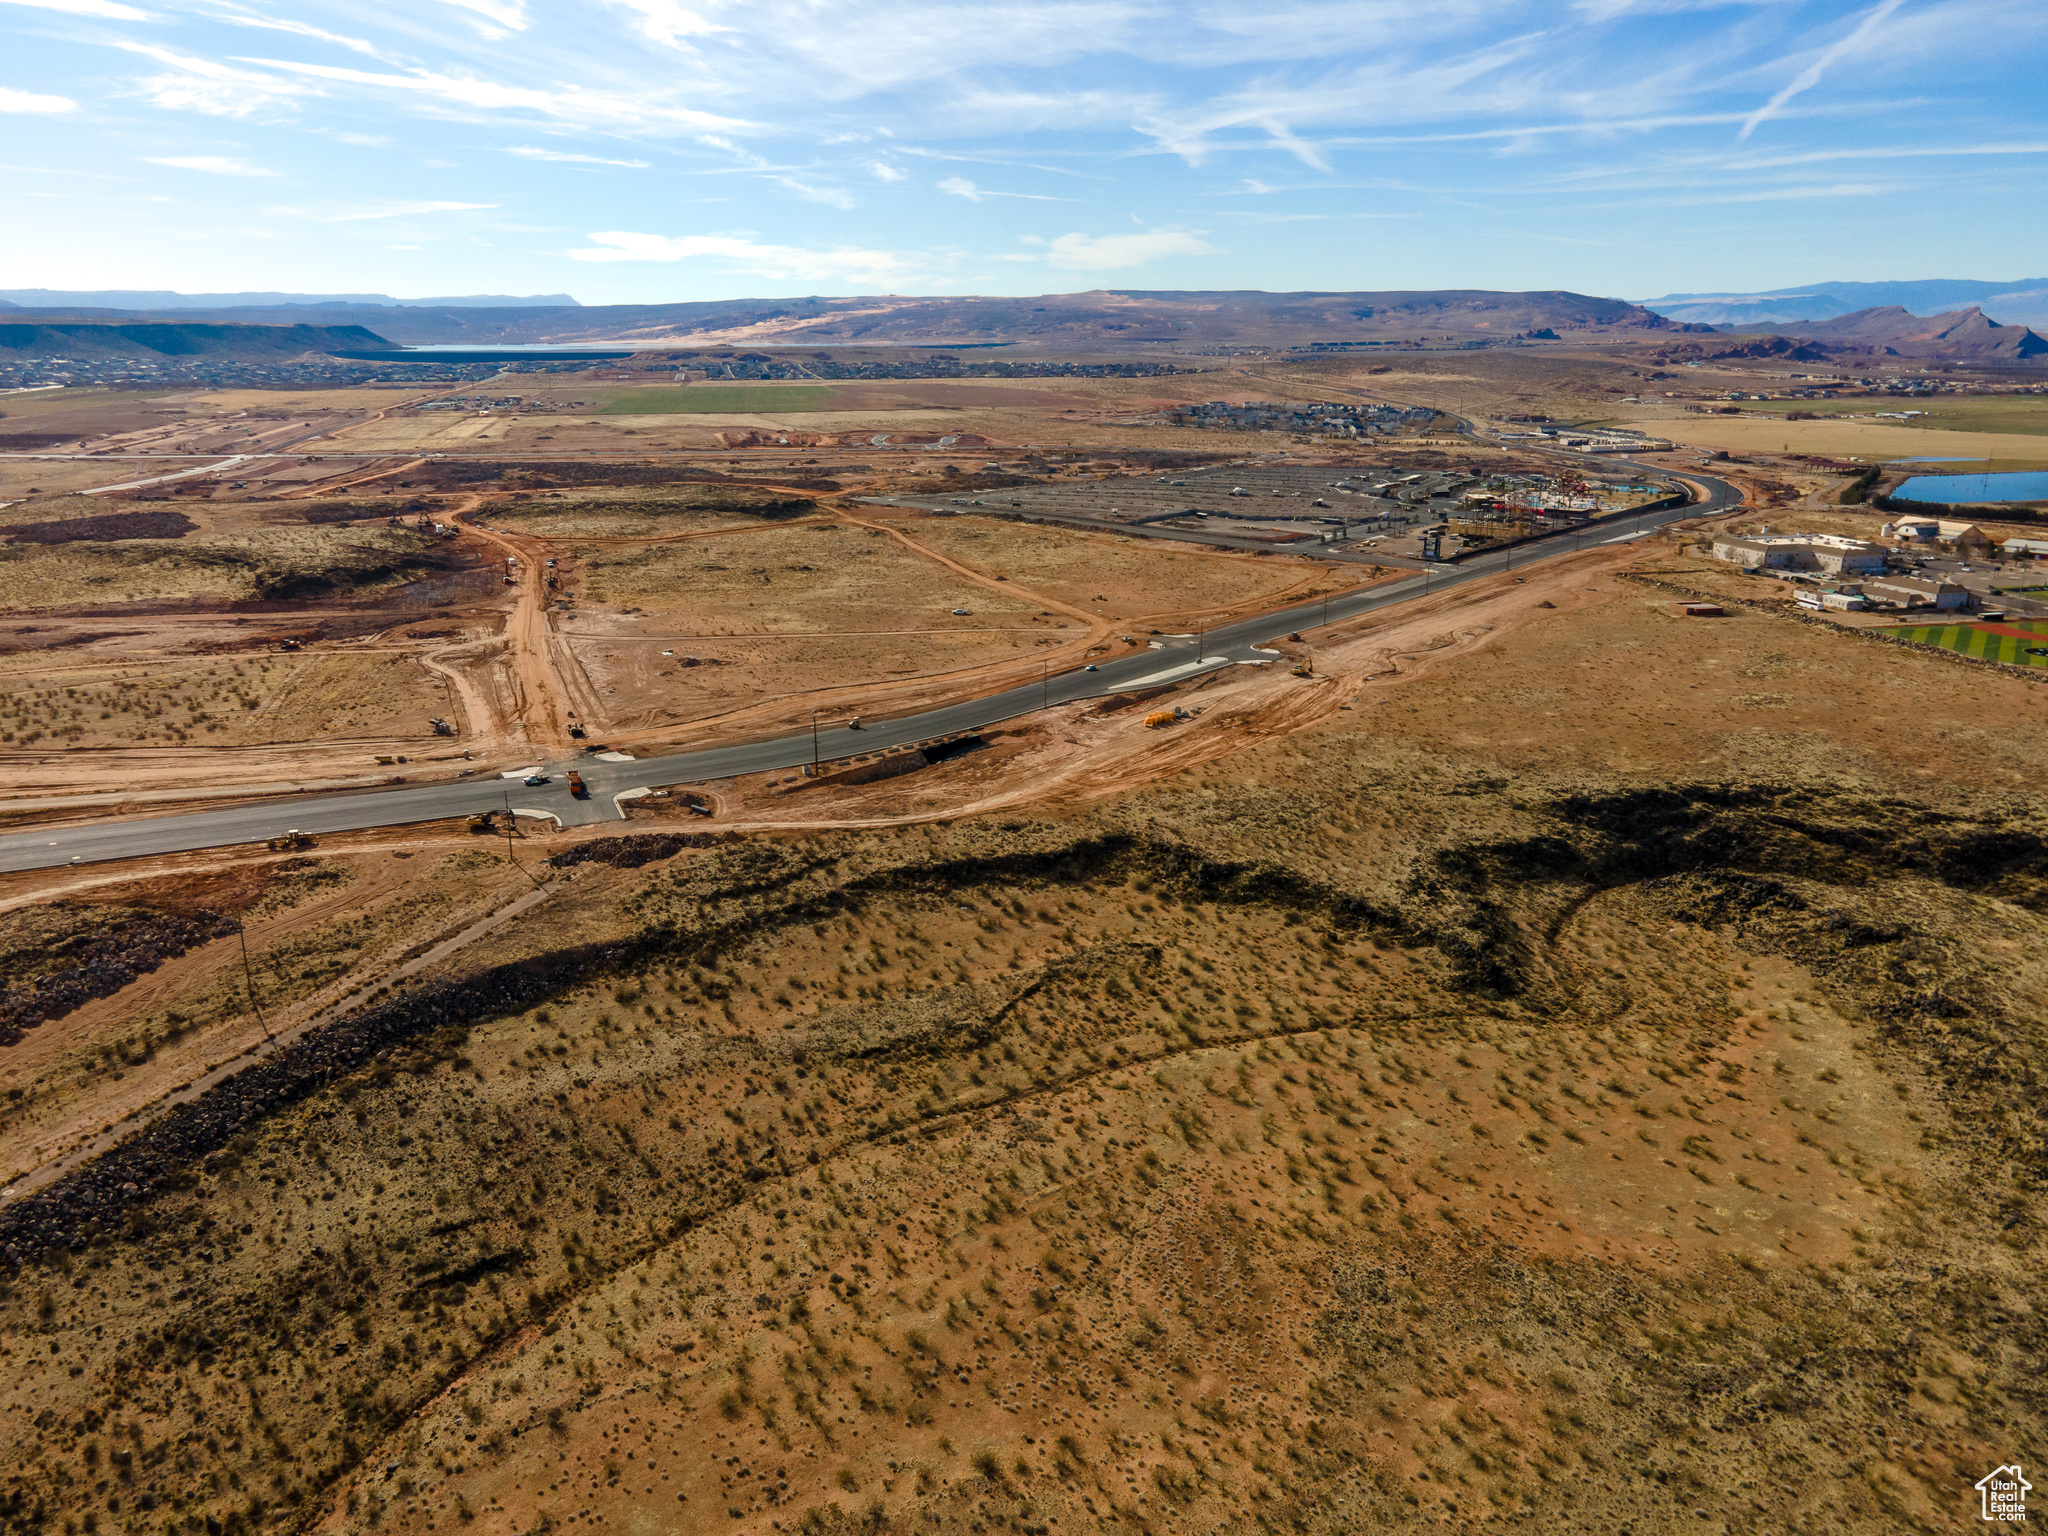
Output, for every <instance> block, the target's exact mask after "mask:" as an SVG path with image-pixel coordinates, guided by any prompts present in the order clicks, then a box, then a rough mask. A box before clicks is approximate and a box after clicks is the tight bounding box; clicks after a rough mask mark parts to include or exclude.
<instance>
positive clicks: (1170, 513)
mask: <svg viewBox="0 0 2048 1536" xmlns="http://www.w3.org/2000/svg"><path fill="white" fill-rule="evenodd" d="M1475 483H1476V481H1475V480H1474V478H1473V477H1471V476H1469V475H1463V474H1434V473H1417V472H1415V471H1404V470H1397V469H1387V468H1352V469H1349V470H1339V469H1335V468H1332V467H1329V466H1321V467H1318V466H1310V465H1297V464H1276V465H1259V464H1238V465H1225V466H1223V467H1221V468H1212V469H1198V470H1187V471H1177V472H1174V473H1170V474H1163V475H1143V476H1140V475H1119V476H1114V477H1111V478H1108V479H1101V480H1075V481H1055V482H1049V483H1046V484H1042V485H1018V486H1008V487H1004V488H1001V489H997V490H985V491H970V492H966V493H963V494H961V495H955V496H948V495H936V496H900V495H899V496H889V497H877V498H873V499H875V500H877V501H884V502H887V503H889V504H891V505H896V506H918V507H926V508H929V509H931V510H932V511H935V512H949V511H967V510H970V509H973V510H979V511H982V512H985V513H995V514H997V515H999V516H1000V515H1008V516H1013V517H1016V516H1021V517H1026V518H1032V519H1043V520H1045V521H1047V522H1066V523H1072V524H1075V525H1076V526H1081V527H1091V528H1103V527H1113V528H1117V529H1119V530H1120V531H1122V532H1126V533H1132V534H1138V535H1140V536H1150V537H1154V538H1173V539H1183V540H1191V541H1193V542H1196V543H1204V544H1216V545H1220V546H1222V547H1225V548H1233V549H1272V550H1284V551H1286V552H1288V553H1292V554H1307V553H1314V554H1317V555H1319V556H1322V557H1324V558H1328V559H1336V560H1345V561H1356V562H1359V563H1370V562H1373V561H1375V560H1381V559H1384V560H1387V561H1388V562H1389V563H1392V564H1406V563H1410V562H1411V561H1414V560H1416V559H1418V558H1419V555H1420V550H1419V547H1418V544H1417V540H1416V537H1415V536H1416V534H1417V532H1418V531H1419V530H1420V529H1421V528H1423V527H1426V526H1428V525H1430V524H1433V523H1436V522H1439V521H1441V520H1442V519H1443V518H1445V517H1448V516H1449V515H1450V514H1451V513H1453V512H1454V511H1456V510H1457V508H1458V501H1457V493H1458V492H1460V491H1462V490H1463V489H1465V488H1466V487H1469V486H1471V485H1473V484H1475Z"/></svg>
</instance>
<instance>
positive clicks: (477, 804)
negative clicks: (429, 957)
mask: <svg viewBox="0 0 2048 1536" xmlns="http://www.w3.org/2000/svg"><path fill="white" fill-rule="evenodd" d="M1631 467H1635V468H1642V469H1645V470H1646V471H1647V470H1648V466H1641V465H1636V466H1631ZM1688 478H1690V479H1692V480H1694V481H1696V482H1698V483H1699V484H1701V485H1703V486H1704V487H1705V489H1706V491H1707V496H1706V499H1705V500H1704V501H1700V502H1695V503H1693V504H1692V505H1690V506H1682V507H1666V508H1662V509H1659V510H1657V511H1654V512H1649V513H1645V514H1641V515H1638V516H1634V517H1628V516H1624V517H1621V518H1619V519H1615V520H1612V521H1609V522H1605V523H1602V524H1599V525H1594V526H1589V527H1586V528H1581V529H1579V530H1576V531H1574V532H1568V533H1560V534H1553V535H1551V536H1549V537H1547V538H1543V539H1536V540H1531V541H1529V542H1527V543H1524V544H1521V545H1519V546H1516V547H1513V548H1509V549H1503V550H1496V551H1493V552H1490V553H1484V554H1479V555H1474V556H1471V557H1469V558H1467V559H1464V560H1462V561H1460V562H1459V563H1458V564H1457V565H1456V566H1434V567H1431V568H1429V569H1427V570H1423V571H1420V572H1418V573H1416V574H1414V575H1410V576H1403V577H1401V578H1399V579H1397V580H1394V581H1391V582H1384V583H1381V584H1379V585H1376V586H1371V587H1366V588H1362V589H1360V590H1358V591H1355V592H1350V593H1344V594H1338V595H1333V596H1331V597H1330V598H1328V599H1327V600H1323V599H1317V600H1315V601H1313V602H1308V603H1302V604H1297V605H1295V606H1293V607H1288V608H1283V609H1279V610H1277V611H1275V612H1272V613H1266V614H1261V615H1257V616H1255V617H1253V618H1249V619H1243V620H1240V621H1238V622H1236V623H1233V624H1228V625H1223V626H1220V627H1218V628H1216V629H1212V630H1209V631H1207V632H1206V633H1204V634H1201V635H1188V636H1167V637H1163V638H1162V639H1161V640H1159V641H1158V642H1155V644H1154V645H1153V646H1152V647H1151V648H1150V649H1147V650H1145V651H1140V652H1136V653H1133V654H1131V655H1128V656H1123V657H1119V658H1117V659H1115V660H1111V661H1104V662H1102V663H1100V664H1099V666H1097V667H1095V668H1092V669H1091V668H1080V669H1076V670H1072V671H1066V672H1060V673H1055V674H1052V675H1050V676H1048V677H1046V678H1045V679H1043V680H1042V681H1038V682H1032V683H1028V684H1025V685H1023V686H1021V687H1016V688H1010V689H1007V690H1005V691H1004V692H1001V693H996V694H989V695H986V696H983V697H980V698H972V699H962V700H959V701H957V702H955V703H952V704H947V705H943V706H941V707H939V708H937V709H932V710H926V711H924V712H923V713H920V714H916V715H908V716H904V717H902V718H900V719H893V720H883V719H867V720H864V721H863V722H862V723H861V724H860V725H859V726H858V727H854V726H852V725H850V724H848V723H845V722H840V723H837V724H833V725H830V726H820V728H819V729H818V730H817V731H816V732H815V733H814V732H812V731H803V732H801V733H799V734H797V735H793V736H784V737H778V738H775V739H772V740H767V741H752V742H740V743H735V744H733V745H730V746H720V747H709V748H704V749H701V750H698V751H694V752H684V753H678V754H674V755H671V756H664V757H650V758H641V759H637V760H636V759H630V758H626V757H624V755H623V754H607V755H606V756H604V757H598V756H594V755H592V756H582V757H579V758H577V759H575V760H574V761H573V762H570V761H565V762H563V763H561V764H559V765H554V766H552V767H550V768H549V770H548V771H549V773H550V776H551V779H552V782H551V783H549V784H547V785H544V786H540V787H538V788H532V789H529V788H527V787H526V786H525V785H523V784H522V783H520V782H519V780H518V779H516V778H514V779H509V780H505V779H499V778H497V777H490V778H482V777H478V778H466V779H458V780H454V781H451V782H443V783H437V784H421V785H407V786H404V787H398V788H383V789H377V790H370V791H356V792H352V793H344V794H322V795H305V796H290V797H280V798H276V799H266V800H263V801H260V802H255V803H247V804H242V805H232V806H225V807H220V808H217V809H214V810H209V811H198V812H189V813H186V814H183V815H175V816H153V817H147V818H137V819H132V820H123V821H106V822H94V823H88V824H84V825H74V826H65V827H56V828H50V829H47V830H44V831H33V830H31V831H24V832H19V833H14V834H12V835H9V836H5V837H0V872H11V871H15V870H27V869H48V868H55V867H59V866H62V865H66V864H85V863H99V862H102V861H105V860H110V859H128V858H140V857H146V856H149V855H155V854H167V853H184V852H190V851H193V850H196V849H201V848H218V847H226V846H230V845H233V844H238V843H252V842H261V841H263V840H265V839H267V838H272V837H277V836H280V835H281V834H283V833H284V832H286V831H289V830H293V829H296V830H299V831H301V832H305V833H308V834H312V835H316V836H317V835H322V834H328V833H336V832H352V831H362V830H366V829H369V828H373V827H386V826H401V825H406V824H410V823H416V822H425V821H438V820H441V819H443V818H446V817H451V816H464V815H474V814H477V813H479V812H484V811H497V812H503V811H506V810H512V811H524V812H531V813H535V814H538V815H544V816H552V817H554V818H556V819H557V820H558V821H559V822H561V824H562V825H564V826H579V825H589V824H592V823H596V822H602V821H615V820H623V819H624V816H625V812H624V810H623V809H622V808H621V807H620V804H619V801H618V798H617V797H619V796H621V795H625V794H627V793H628V792H630V791H634V790H645V789H649V788H653V787H657V786H666V785H677V784H694V783H700V782H704V781H708V780H712V779H722V778H730V777H734V776H736V775H741V774H751V773H772V772H775V771H777V770H781V769H792V768H798V767H802V766H804V765H807V764H810V763H812V762H824V761H833V760H837V759H841V758H846V757H850V756H854V755H857V754H870V753H876V752H883V751H888V750H892V749H898V748H908V747H914V746H917V745H920V744H923V743H927V742H931V741H934V740H937V739H941V738H946V737H952V736H958V735H962V734H966V733H971V732H974V731H978V730H985V729H987V728H988V727H991V726H994V725H998V724H1001V723H1002V722H1004V721H1008V720H1014V719H1017V718H1019V717H1021V716H1024V715H1028V714H1032V713H1034V712H1036V711H1039V710H1042V709H1047V708H1051V707H1053V706H1056V705H1062V704H1073V703H1078V702H1080V701H1083V700H1086V699H1094V698H1102V697H1105V696H1107V695H1110V694H1115V693H1120V692H1128V691H1131V690H1135V689H1143V688H1154V687H1161V686H1165V685H1166V684H1168V683H1171V682H1174V681H1178V680H1180V679H1182V678H1185V677H1190V676H1193V675H1195V674H1196V673H1197V672H1198V671H1205V670H1210V669H1212V668H1214V667H1217V666H1220V665H1222V664H1226V663H1235V664H1239V665H1263V664H1269V663H1271V662H1273V661H1276V660H1278V656H1277V654H1276V653H1274V652H1272V651H1268V650H1263V649H1261V643H1262V642H1264V641H1267V640H1270V639H1272V638H1273V637H1274V636H1276V635H1283V634H1286V633H1288V632H1290V631H1294V630H1306V629H1314V628H1316V627H1319V626H1321V625H1324V624H1331V623H1336V622H1338V621H1340V620H1345V619H1354V618H1358V617H1360V616H1361V615H1364V614H1368V613H1374V612H1377V611H1379V610H1381V609H1384V608H1391V607H1394V606H1396V605H1398V604H1401V603H1406V602H1412V601H1414V600H1415V599H1417V598H1421V597H1425V596H1429V595H1433V594H1434V593H1436V592H1438V591H1441V590H1444V589H1446V588H1449V587H1453V586H1461V585H1464V584H1466V583H1468V582H1473V581H1478V580H1482V579H1484V578H1486V577H1490V576H1495V575H1499V574H1501V573H1503V572H1505V571H1507V570H1510V569H1521V568H1522V567H1524V566H1527V565H1534V564H1535V563H1536V562H1538V561H1541V560H1549V559H1555V558H1558V557H1559V556H1563V555H1569V554H1571V553H1573V552H1574V551H1577V550H1581V549H1593V548H1600V547H1603V546H1606V545H1610V544H1614V543H1619V542H1622V541H1625V540H1628V539H1632V538H1637V537H1642V536H1644V535H1647V534H1650V533H1654V532H1655V531H1656V530H1657V529H1659V528H1662V527H1665V526H1668V525H1669V524H1671V523H1675V522H1679V521H1681V520H1684V519H1687V518H1694V517H1703V516H1710V515H1712V514H1713V513H1715V512H1719V511H1724V510H1726V509H1728V508H1729V507H1732V506H1734V505H1736V504H1738V503H1739V502H1740V500H1741V493H1740V492H1738V491H1737V490H1736V489H1735V488H1734V487H1733V486H1731V485H1729V484H1727V483H1726V482H1725V481H1721V480H1715V479H1712V478H1710V477H1707V476H1703V475H1692V476H1689V477H1688ZM571 766H573V767H575V768H576V769H577V770H578V772H579V773H580V774H581V775H582V778H583V780H584V783H585V784H586V785H587V786H588V795H587V796H586V797H583V798H577V797H574V796H572V795H571V794H570V792H569V789H568V787H567V782H566V779H567V769H568V768H569V767H571Z"/></svg>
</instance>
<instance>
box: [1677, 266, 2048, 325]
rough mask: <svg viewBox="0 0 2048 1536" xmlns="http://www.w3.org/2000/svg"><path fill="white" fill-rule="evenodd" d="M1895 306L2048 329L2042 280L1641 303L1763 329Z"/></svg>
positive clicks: (1811, 287) (1830, 288)
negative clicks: (1974, 314)
mask: <svg viewBox="0 0 2048 1536" xmlns="http://www.w3.org/2000/svg"><path fill="white" fill-rule="evenodd" d="M1889 305H1898V306H1900V307H1902V308H1904V309H1908V310H1911V311H1912V312H1913V313H1915V314H1919V315H1932V314H1936V313H1940V312H1943V311H1949V310H1959V309H1964V308H1968V307H1970V306H1973V305H1974V306H1975V307H1977V308H1979V309H1981V310H1982V311H1983V312H1984V313H1985V315H1986V316H1988V317H1989V318H1991V319H1993V320H1996V321H1998V322H1999V323H2000V324H2001V325H2031V326H2039V327H2044V328H2048V277H2026V278H2020V279H2017V280H2015V281H2013V282H2009V283H1991V282H1978V281H1975V280H1972V279H1966V278H1930V279H1928V280H1926V281H1922V282H1904V283H1809V284H1807V285H1806V286H1805V287H1803V288H1774V289H1772V290H1771V291H1770V292H1768V293H1667V294H1665V295H1664V297H1663V298H1661V299H1646V300H1644V301H1643V307H1644V308H1645V309H1650V310H1654V311H1655V312H1656V313H1658V314H1660V315H1663V316H1665V317H1666V318H1668V319H1672V320H1684V321H1688V322H1690V323H1692V324H1694V325H1718V326H1742V327H1745V328H1746V327H1752V326H1758V325H1769V326H1772V327H1776V326H1778V325H1779V324H1781V323H1783V322H1790V321H1798V320H1833V319H1835V318H1836V317H1837V316H1839V315H1847V314H1854V313H1855V312H1857V311H1858V310H1865V309H1878V308H1883V307H1886V306H1889Z"/></svg>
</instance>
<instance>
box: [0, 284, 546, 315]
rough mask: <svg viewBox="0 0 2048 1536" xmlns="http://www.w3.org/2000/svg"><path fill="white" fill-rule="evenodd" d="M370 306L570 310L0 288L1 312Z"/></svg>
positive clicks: (460, 301) (367, 297)
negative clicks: (17, 310) (13, 310)
mask: <svg viewBox="0 0 2048 1536" xmlns="http://www.w3.org/2000/svg"><path fill="white" fill-rule="evenodd" d="M356 304H371V305H375V306H377V307H379V308H384V309H419V308H427V309H435V308H444V309H478V308H488V309H522V308H532V307H534V306H536V305H543V306H546V307H547V308H550V309H574V308H575V307H576V301H575V300H574V299H573V298H571V297H570V296H569V295H568V294H566V293H540V294H531V295H528V296H526V297H524V298H519V297H514V296H512V295H510V294H502V293H470V294H461V295H457V296H456V297H453V298H439V299H394V298H392V297H391V295H389V294H388V293H173V292H171V291H170V290H168V289H141V288H0V309H119V310H161V309H251V308H264V309H275V308H277V307H279V306H280V305H284V306H289V307H292V308H318V309H324V308H328V307H331V306H334V305H356Z"/></svg>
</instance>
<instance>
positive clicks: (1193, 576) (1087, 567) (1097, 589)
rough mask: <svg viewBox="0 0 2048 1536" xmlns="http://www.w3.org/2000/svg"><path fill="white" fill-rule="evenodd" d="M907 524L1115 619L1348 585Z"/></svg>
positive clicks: (997, 527) (1221, 560) (976, 524)
mask: <svg viewBox="0 0 2048 1536" xmlns="http://www.w3.org/2000/svg"><path fill="white" fill-rule="evenodd" d="M863 510H864V512H865V511H871V510H874V509H863ZM905 527H906V531H907V532H909V533H911V534H912V535H913V536H914V537H915V538H916V539H917V540H918V542H919V543H922V544H926V545H929V546H930V547H932V548H934V549H938V550H943V551H944V552H945V553H947V554H949V555H951V556H953V557H954V558H955V559H958V560H961V561H964V562H966V563H967V564H970V565H973V566H975V567H976V568H977V569H980V570H983V571H987V572H989V573H990V574H992V575H1005V576H1011V577H1014V578H1015V579H1016V580H1018V581H1022V582H1026V583H1028V584H1029V585H1031V586H1032V587H1034V588H1036V589H1039V590H1042V591H1045V592H1047V593H1050V594H1052V595H1054V596H1057V597H1059V598H1060V599H1062V600H1063V601H1065V602H1068V603H1072V604H1074V605H1076V606H1077V607H1083V608H1086V609H1087V610H1088V611H1089V612H1091V613H1099V614H1101V615H1102V616H1103V617H1105V618H1108V619H1111V620H1114V621H1117V622H1133V623H1134V622H1137V621H1139V620H1145V621H1148V622H1149V623H1153V624H1161V625H1168V624H1173V623H1177V622H1181V621H1183V620H1189V619H1192V618H1194V617H1196V616H1203V617H1207V616H1208V615H1209V614H1210V613H1211V612H1212V611H1214V610H1221V609H1228V608H1237V607H1270V606H1276V605H1278V604H1280V603H1281V602H1283V601H1294V600H1297V599H1299V598H1301V597H1303V596H1306V595H1308V594H1310V593H1312V592H1321V591H1325V590H1329V591H1343V590H1348V589H1349V587H1350V586H1351V585H1352V581H1351V577H1350V574H1349V573H1345V572H1332V571H1330V570H1329V569H1328V568H1327V567H1325V566H1320V565H1306V564H1303V563H1299V562H1295V561H1286V560H1275V559H1271V558H1253V557H1242V556H1237V555H1228V554H1208V553H1201V552H1197V551H1194V550H1192V549H1188V548H1184V547H1179V546H1175V545H1172V544H1166V543H1160V542H1156V541H1152V540H1145V541H1140V540H1136V539H1127V538H1119V537H1117V536H1116V535H1114V534H1091V533H1081V532H1074V531H1070V530H1066V529H1051V528H1034V527H1029V526H1026V525H1024V524H1020V523H1009V522H1002V521H999V520H996V519H993V518H980V517H958V518H939V517H933V518H924V519H920V520H917V521H915V522H912V523H909V524H906V525H905ZM1098 597H1099V598H1100V599H1101V601H1097V599H1098Z"/></svg>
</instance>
